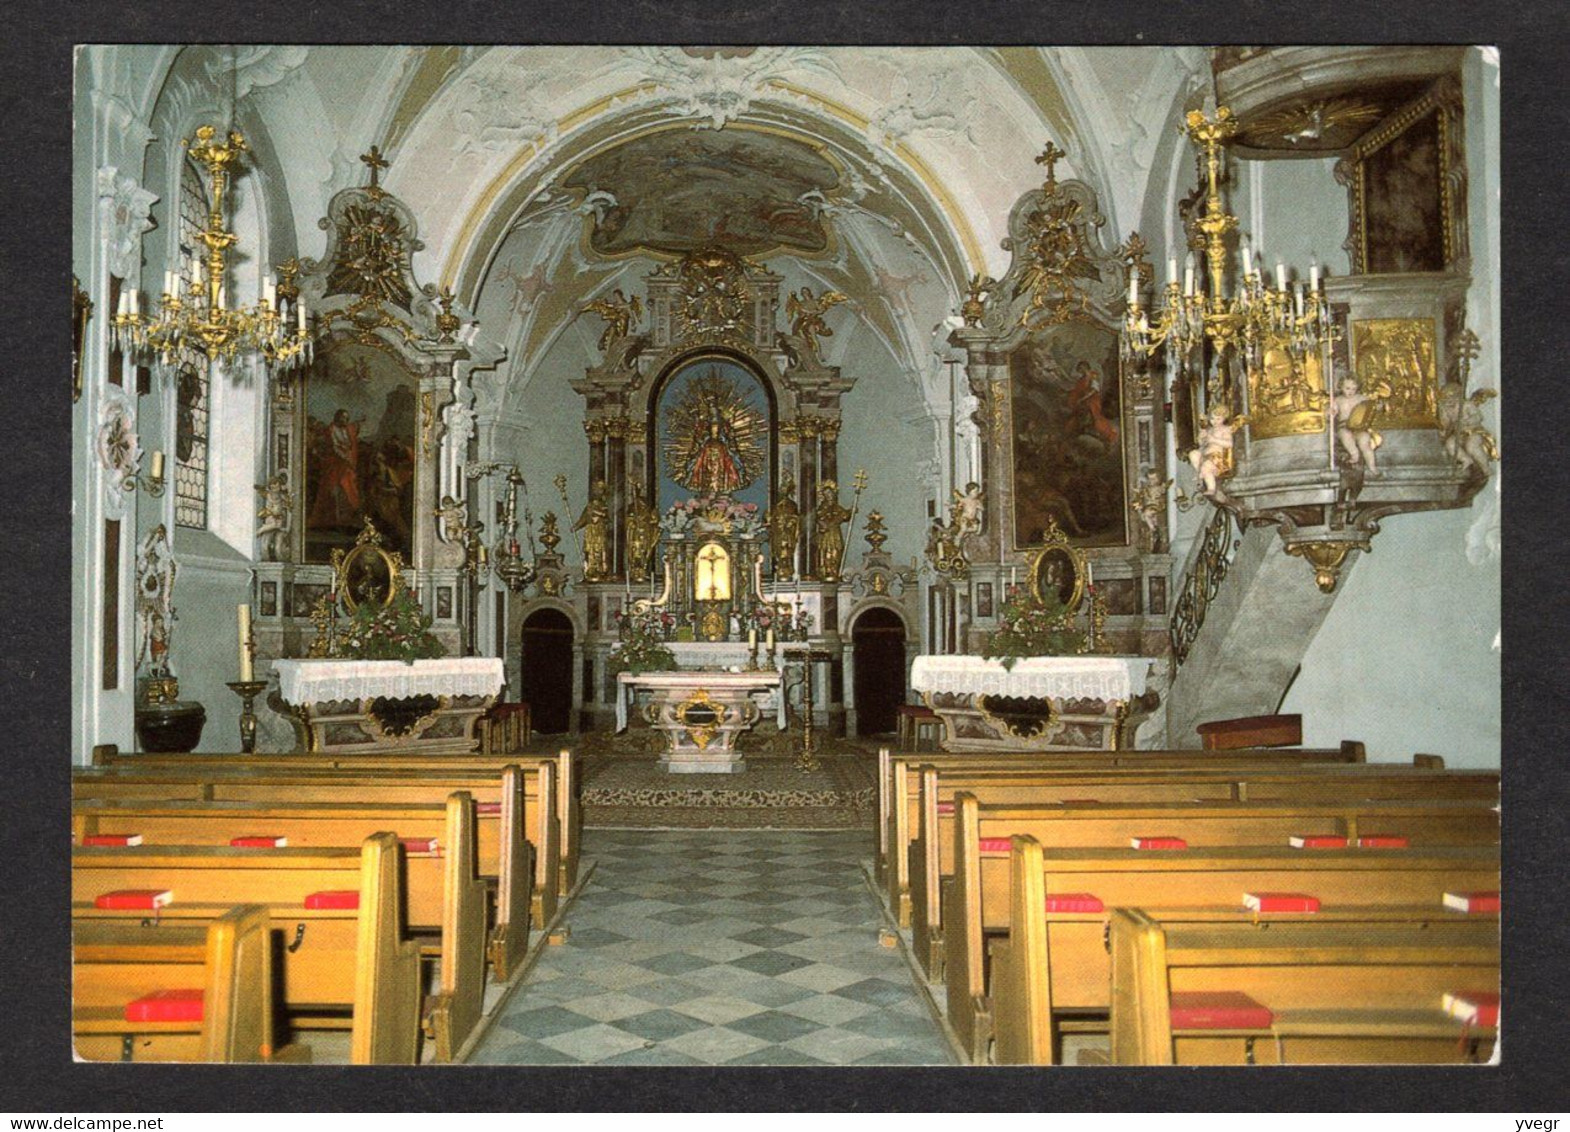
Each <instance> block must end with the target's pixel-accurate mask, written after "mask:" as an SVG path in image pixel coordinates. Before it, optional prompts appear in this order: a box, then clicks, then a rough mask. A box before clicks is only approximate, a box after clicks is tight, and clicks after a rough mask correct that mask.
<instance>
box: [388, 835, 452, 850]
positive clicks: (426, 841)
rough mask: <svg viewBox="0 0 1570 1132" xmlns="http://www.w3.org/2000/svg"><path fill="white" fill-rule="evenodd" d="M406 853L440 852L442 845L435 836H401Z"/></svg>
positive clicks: (400, 839)
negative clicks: (440, 845)
mask: <svg viewBox="0 0 1570 1132" xmlns="http://www.w3.org/2000/svg"><path fill="white" fill-rule="evenodd" d="M398 840H399V842H400V843H402V845H403V851H404V852H405V853H439V852H440V851H441V850H440V847H439V845H438V844H437V839H436V838H434V837H400V838H399V839H398Z"/></svg>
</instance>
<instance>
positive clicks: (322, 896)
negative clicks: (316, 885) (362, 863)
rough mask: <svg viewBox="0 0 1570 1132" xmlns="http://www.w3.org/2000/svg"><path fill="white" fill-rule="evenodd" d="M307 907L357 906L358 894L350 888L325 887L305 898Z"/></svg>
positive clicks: (358, 902)
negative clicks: (323, 889) (325, 888)
mask: <svg viewBox="0 0 1570 1132" xmlns="http://www.w3.org/2000/svg"><path fill="white" fill-rule="evenodd" d="M305 906H306V907H307V908H358V907H359V906H360V894H359V893H358V892H356V891H355V890H354V889H352V888H339V889H327V890H325V891H322V892H313V893H311V894H310V895H309V896H307V897H306V898H305Z"/></svg>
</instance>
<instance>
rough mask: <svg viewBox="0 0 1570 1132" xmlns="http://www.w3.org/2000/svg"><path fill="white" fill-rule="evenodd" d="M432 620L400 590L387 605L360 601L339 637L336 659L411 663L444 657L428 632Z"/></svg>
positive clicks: (441, 650)
mask: <svg viewBox="0 0 1570 1132" xmlns="http://www.w3.org/2000/svg"><path fill="white" fill-rule="evenodd" d="M430 629H431V618H430V616H429V615H428V614H427V613H426V612H425V611H424V610H423V609H421V608H420V604H419V602H417V601H416V600H415V597H414V594H413V593H411V592H410V591H409V590H406V589H399V590H398V591H397V592H396V593H395V594H394V595H393V597H392V600H391V601H389V602H388V603H387V604H386V605H381V606H378V605H375V604H373V603H371V602H361V603H360V605H359V606H357V607H356V608H355V611H354V616H353V617H351V618H350V619H349V624H348V627H347V628H345V629H344V630H342V631H341V632H340V633H339V634H338V648H337V652H338V655H339V656H342V657H346V658H348V659H350V660H401V661H403V662H404V663H405V664H413V663H414V662H415V661H417V660H431V659H434V658H436V657H439V656H445V655H446V654H447V650H446V649H444V648H443V647H442V643H441V642H440V641H438V640H437V639H436V637H435V636H434V635H433V634H432V633H431V631H430Z"/></svg>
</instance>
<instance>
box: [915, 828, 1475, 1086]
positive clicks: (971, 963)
mask: <svg viewBox="0 0 1570 1132" xmlns="http://www.w3.org/2000/svg"><path fill="white" fill-rule="evenodd" d="M977 829H978V808H977V806H976V805H975V803H974V800H973V799H971V798H969V797H962V799H961V805H960V809H959V829H958V832H957V833H956V841H955V858H956V860H955V870H954V877H953V879H952V881H951V882H950V883H949V884H948V885H946V886H945V888H944V892H943V902H944V903H943V925H944V931H943V940H944V982H945V986H946V991H947V1004H948V1019H949V1023H950V1025H951V1026H952V1027H953V1029H954V1032H955V1035H956V1036H957V1037H958V1038H959V1039H960V1041H961V1042H962V1043H963V1046H964V1048H965V1049H966V1050H967V1051H969V1053H970V1056H971V1057H972V1058H973V1059H974V1060H976V1061H978V1062H980V1061H983V1060H984V1059H985V1057H986V1054H987V1045H988V1042H989V1041H990V1038H991V1033H992V1023H991V1014H992V1003H991V998H990V996H991V985H990V983H989V981H988V967H987V959H986V938H987V936H988V934H989V933H991V934H1002V933H1007V932H1009V931H1010V930H1011V927H1012V912H1013V909H1012V903H1011V901H1012V895H1011V894H1012V887H1013V886H1012V884H1011V883H1010V864H1011V858H1010V856H1007V855H1005V856H1001V857H990V858H987V859H983V858H982V856H981V854H980V852H979V848H978V842H979V837H978V835H977ZM1014 844H1015V846H1016V851H1021V850H1028V851H1029V852H1030V853H1031V854H1032V857H1031V863H1032V865H1033V866H1034V867H1035V868H1036V869H1037V870H1038V871H1040V872H1042V873H1043V877H1044V879H1043V882H1042V883H1043V885H1044V888H1043V891H1044V892H1045V893H1047V894H1053V895H1057V894H1063V893H1090V894H1092V895H1094V896H1096V897H1097V898H1099V899H1100V900H1101V902H1102V903H1103V904H1104V905H1105V907H1106V908H1109V909H1110V908H1119V907H1124V908H1152V907H1154V908H1203V907H1231V908H1234V909H1236V908H1239V907H1240V906H1241V904H1242V899H1243V894H1244V893H1245V892H1308V893H1310V894H1312V895H1314V896H1317V897H1319V899H1320V900H1321V901H1322V902H1324V903H1325V904H1326V905H1329V906H1336V905H1347V904H1355V905H1369V904H1372V905H1417V906H1437V905H1440V904H1441V903H1442V902H1443V899H1444V894H1445V892H1447V891H1452V892H1454V891H1485V890H1491V891H1497V890H1498V888H1499V850H1498V848H1497V847H1494V846H1463V847H1454V848H1431V849H1332V850H1314V851H1312V852H1309V851H1306V850H1297V849H1288V848H1285V847H1281V848H1278V847H1274V846H1270V847H1258V846H1241V847H1232V848H1219V849H1210V850H1195V849H1189V850H1183V851H1178V852H1162V851H1143V850H1138V849H1054V850H1052V851H1050V852H1044V851H1043V850H1042V848H1041V845H1040V844H1039V843H1038V842H1036V841H1035V839H1034V838H1027V837H1022V838H1019V839H1017V840H1016V841H1015V842H1014ZM1036 854H1040V855H1041V856H1040V857H1037V856H1035V855H1036ZM1024 867H1026V868H1027V869H1028V868H1029V867H1031V865H1027V866H1024ZM1105 922H1106V917H1105V915H1104V914H1099V913H1098V914H1094V915H1092V916H1088V917H1087V916H1083V915H1082V916H1080V917H1079V919H1077V920H1075V921H1074V922H1073V926H1072V928H1067V929H1066V930H1064V931H1063V932H1060V933H1056V934H1054V935H1053V936H1052V937H1051V946H1050V947H1049V951H1051V963H1052V965H1053V968H1054V969H1055V970H1059V971H1061V972H1062V973H1063V975H1064V978H1067V977H1068V976H1070V975H1072V976H1073V982H1072V984H1071V985H1069V984H1066V983H1065V984H1063V985H1064V987H1065V989H1064V990H1063V991H1062V993H1061V994H1060V995H1056V996H1055V997H1054V998H1053V999H1052V1006H1051V1008H1052V1009H1053V1010H1060V1009H1075V1010H1082V1011H1098V1012H1103V1013H1104V1012H1105V1011H1106V1010H1107V1009H1108V1006H1107V995H1108V993H1109V987H1110V981H1109V971H1108V968H1107V964H1106V950H1105V946H1104V940H1103V933H1104V928H1105ZM1060 937H1061V940H1062V947H1063V948H1064V950H1063V951H1062V952H1061V953H1060V952H1059V951H1058V946H1059V942H1060ZM1057 985H1059V984H1058V980H1054V986H1057Z"/></svg>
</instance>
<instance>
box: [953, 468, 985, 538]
mask: <svg viewBox="0 0 1570 1132" xmlns="http://www.w3.org/2000/svg"><path fill="white" fill-rule="evenodd" d="M986 506H987V493H986V492H985V491H983V490H982V489H981V485H980V484H979V483H977V482H976V481H975V480H971V481H970V482H969V483H967V484H966V485H965V490H964V491H960V490H959V488H955V489H954V503H953V506H952V509H951V513H952V515H953V527H954V535H955V537H956V538H964V537H965V536H966V535H973V534H979V533H980V531H981V518H982V515H983V514H984V513H985V510H986Z"/></svg>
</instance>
